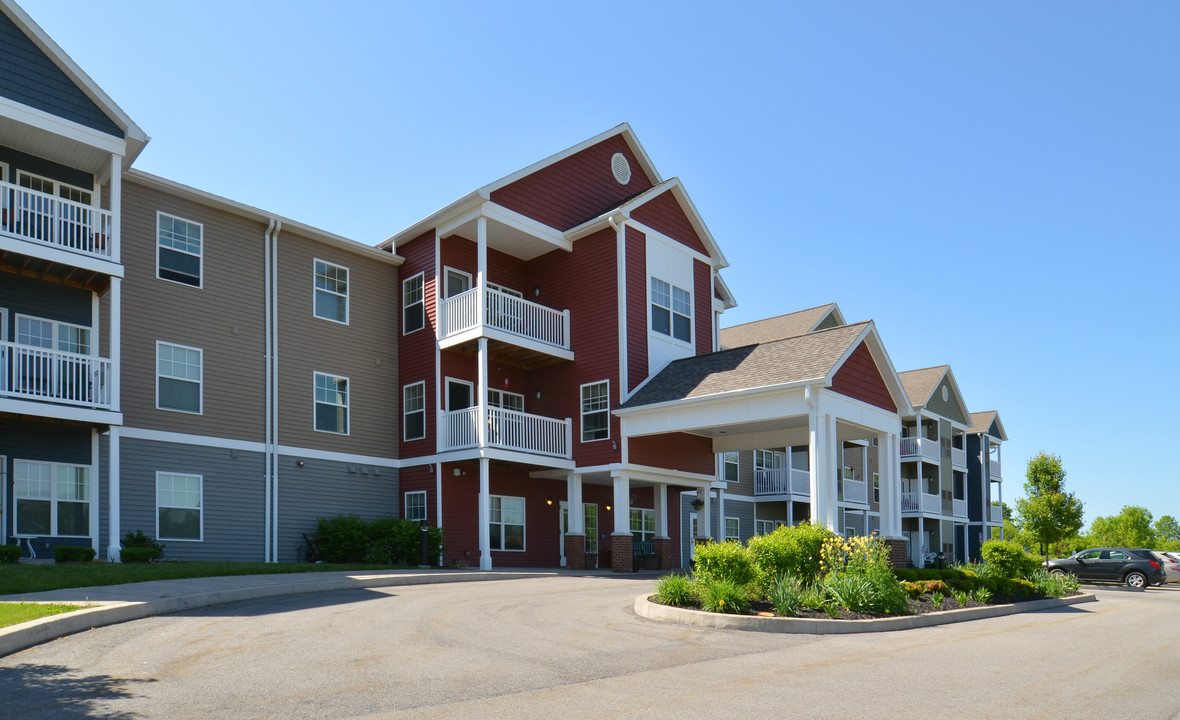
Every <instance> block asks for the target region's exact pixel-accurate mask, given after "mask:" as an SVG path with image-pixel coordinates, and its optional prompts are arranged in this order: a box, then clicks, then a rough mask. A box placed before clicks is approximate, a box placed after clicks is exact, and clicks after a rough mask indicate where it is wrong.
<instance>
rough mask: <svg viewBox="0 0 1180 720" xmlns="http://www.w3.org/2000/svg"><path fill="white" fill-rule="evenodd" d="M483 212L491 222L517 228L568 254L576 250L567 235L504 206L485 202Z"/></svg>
mask: <svg viewBox="0 0 1180 720" xmlns="http://www.w3.org/2000/svg"><path fill="white" fill-rule="evenodd" d="M482 211H483V215H484V217H486V218H488V219H489V220H495V221H496V222H499V223H503V224H504V225H507V226H509V227H512V228H516V229H517V230H520V231H521V232H524V233H528V234H529V235H533V236H535V237H538V238H540V239H542V240H544V241H546V242H549V243H552V244H553V245H554V247H558V248H561V249H562V250H565V251H567V252H568V251H570V250H573V249H574V246H573V243H571V242H570V241H569V240H568V239H566V237H565V234H564V233H562V232H561V231H560V230H558V229H556V228H552V227H550V226H548V225H546V224H545V223H543V222H539V221H537V220H534V219H532V218H531V217H529V216H527V215H522V214H520V213H518V212H516V211H515V210H509V209H508V208H506V207H504V206H503V205H497V204H496V203H494V202H490V201H489V202H485V203H484V204H483V208H482Z"/></svg>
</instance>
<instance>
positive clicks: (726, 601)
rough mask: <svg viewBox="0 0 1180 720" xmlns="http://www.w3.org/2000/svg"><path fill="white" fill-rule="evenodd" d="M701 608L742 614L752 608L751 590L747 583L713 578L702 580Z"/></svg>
mask: <svg viewBox="0 0 1180 720" xmlns="http://www.w3.org/2000/svg"><path fill="white" fill-rule="evenodd" d="M701 608H702V609H703V610H707V611H709V612H716V613H729V614H733V615H741V614H743V613H745V612H746V611H747V610H749V609H750V592H749V590H748V589H747V586H745V585H739V584H737V583H735V582H733V581H731V580H725V579H719V578H712V579H709V580H704V581H702V582H701Z"/></svg>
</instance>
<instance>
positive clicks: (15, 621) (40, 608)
mask: <svg viewBox="0 0 1180 720" xmlns="http://www.w3.org/2000/svg"><path fill="white" fill-rule="evenodd" d="M84 607H86V606H85V605H63V604H60V603H0V627H8V626H9V625H19V624H21V623H23V622H28V621H30V620H36V619H37V618H43V617H48V616H50V615H60V614H62V613H68V612H73V611H75V610H81V609H82V608H84Z"/></svg>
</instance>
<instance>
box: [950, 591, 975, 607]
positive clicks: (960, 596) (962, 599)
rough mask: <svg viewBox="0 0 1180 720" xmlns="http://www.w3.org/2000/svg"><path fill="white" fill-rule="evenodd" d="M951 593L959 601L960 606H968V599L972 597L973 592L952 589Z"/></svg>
mask: <svg viewBox="0 0 1180 720" xmlns="http://www.w3.org/2000/svg"><path fill="white" fill-rule="evenodd" d="M951 595H953V596H954V598H955V602H957V603H959V607H966V606H967V601H968V600H970V599H971V594H970V593H966V592H963V591H962V590H952V591H951Z"/></svg>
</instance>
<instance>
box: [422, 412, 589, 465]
mask: <svg viewBox="0 0 1180 720" xmlns="http://www.w3.org/2000/svg"><path fill="white" fill-rule="evenodd" d="M481 422H484V423H485V425H486V432H485V435H484V442H483V445H482V447H490V448H499V449H501V450H513V451H516V452H524V453H530V454H534V455H546V456H549V457H557V458H565V459H569V458H571V457H573V455H572V448H573V421H572V420H570V419H569V418H566V419H565V420H559V419H557V418H550V417H544V416H541V415H531V414H529V413H525V412H519V411H516V410H507V409H505V408H498V407H480V406H475V407H469V408H464V409H462V410H452V411H450V412H443V413H440V414H439V422H438V451H439V452H448V451H452V450H466V449H470V448H478V447H481V445H480V437H479V435H480V433H479V429H480V423H481Z"/></svg>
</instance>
